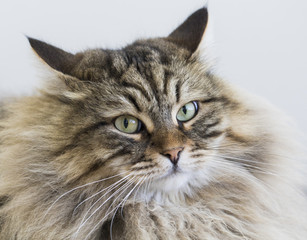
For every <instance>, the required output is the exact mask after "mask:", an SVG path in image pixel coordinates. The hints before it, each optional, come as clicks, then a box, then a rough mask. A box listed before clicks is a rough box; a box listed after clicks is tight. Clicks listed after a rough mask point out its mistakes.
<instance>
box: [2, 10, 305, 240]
mask: <svg viewBox="0 0 307 240" xmlns="http://www.w3.org/2000/svg"><path fill="white" fill-rule="evenodd" d="M192 16H193V15H192ZM194 17H195V21H197V22H200V24H204V26H205V25H206V23H207V11H206V10H204V9H202V10H200V11H198V12H197V13H196V15H195V14H194ZM192 18H193V17H192ZM189 21H191V18H190V20H189ZM202 21H203V22H202ZM186 25H188V26H189V27H191V26H190V24H183V25H181V26H180V27H179V28H178V29H179V30H178V31H179V32H180V31H184V32H185V33H187V34H192V35H193V32H189V31H187V32H186V30H187V29H186V27H184V26H186ZM180 29H181V30H180ZM194 30H195V31H197V34H196V35H193V36H194V37H193V36H191V37H193V39H194V40H193V44H192V45H191V43H190V42H188V39H186V35H184V36H185V37H184V39H181V35H182V34H178V31H177V33H176V34H175V35H174V34H171V35H170V36H169V37H167V38H157V39H148V40H139V41H136V42H135V43H133V44H131V45H129V46H127V47H125V48H123V49H121V50H113V51H111V50H102V49H94V50H87V51H85V52H82V53H78V54H76V55H72V54H67V53H65V52H64V51H62V50H60V49H57V48H54V47H52V46H51V45H48V44H46V43H42V42H40V41H38V40H34V39H30V43H31V45H32V47H33V49H34V50H35V51H36V52H37V54H38V55H39V56H40V57H41V59H42V60H43V61H44V62H46V63H47V64H48V65H49V66H50V67H52V68H53V69H49V72H51V73H50V75H49V76H48V79H47V84H46V86H45V87H44V88H42V90H41V91H40V92H39V93H37V94H36V95H33V96H30V97H24V98H21V99H19V100H15V101H11V102H10V103H6V104H4V106H3V107H1V111H0V115H1V116H2V117H1V118H0V239H6V240H10V239H15V240H30V239H31V240H38V239H39V240H40V239H50V240H51V239H54V240H55V239H110V238H112V239H121V240H122V239H126V240H131V239H138V240H144V239H150V240H151V239H183V240H186V239H191V240H192V239H207V240H211V239H225V240H226V239H250V240H275V239H276V240H277V239H278V240H280V239H283V240H304V239H306V237H307V229H306V219H307V218H306V199H305V198H304V197H303V196H302V194H301V193H300V188H299V187H300V185H299V182H298V180H300V179H299V176H298V174H297V173H298V172H297V169H296V167H297V166H298V164H299V162H298V159H297V158H296V151H295V146H294V145H295V144H293V141H292V140H293V137H292V135H291V130H289V129H290V128H289V127H288V125H287V123H286V120H284V117H283V116H282V114H280V113H279V112H278V111H276V110H275V109H274V108H273V107H271V106H270V105H268V104H267V103H265V102H264V101H262V100H260V99H257V98H255V97H252V96H249V95H246V94H244V93H243V92H241V91H239V90H236V89H235V88H234V87H232V86H229V85H228V84H226V83H224V82H223V81H222V80H221V79H219V78H217V77H216V76H215V75H213V74H212V71H211V69H210V68H209V67H208V65H207V64H205V63H203V62H202V61H201V60H200V55H199V54H200V53H199V51H195V49H196V48H197V46H198V44H199V43H200V40H201V37H199V36H202V34H203V31H204V30H205V27H200V28H195V29H194ZM175 32H176V31H175ZM177 38H178V39H177ZM185 46H187V47H185ZM50 53H52V54H50ZM58 57H59V61H57V58H58ZM63 59H64V60H63ZM62 60H63V61H62ZM63 64H64V65H65V66H64V65H63ZM47 68H49V67H47ZM191 101H197V102H198V104H199V110H198V113H197V115H196V116H195V117H194V118H193V119H191V120H190V121H188V122H186V123H180V122H178V121H177V120H176V113H177V112H178V110H179V109H180V108H181V107H182V106H184V105H185V104H186V103H188V102H191ZM124 114H129V115H132V116H134V117H136V118H138V119H140V120H141V121H142V122H143V128H142V130H141V132H140V133H137V134H125V133H122V132H120V131H119V130H118V129H116V128H115V127H114V124H113V123H114V119H116V117H118V116H121V115H124ZM277 120H278V121H277ZM178 146H180V147H184V150H183V152H182V153H181V156H180V159H179V163H178V164H179V165H178V166H179V168H180V171H183V172H185V173H180V172H177V173H172V174H171V176H169V177H166V178H162V177H161V176H163V175H165V174H166V173H167V172H168V171H169V170H170V169H171V168H172V164H171V163H170V161H169V159H167V158H166V157H165V156H163V155H162V153H163V152H164V151H165V150H166V149H172V148H175V147H178ZM293 146H294V147H293ZM117 181H119V182H117ZM116 182H117V184H116ZM112 184H115V185H113V186H114V188H112V187H110V186H112ZM103 190H104V191H103Z"/></svg>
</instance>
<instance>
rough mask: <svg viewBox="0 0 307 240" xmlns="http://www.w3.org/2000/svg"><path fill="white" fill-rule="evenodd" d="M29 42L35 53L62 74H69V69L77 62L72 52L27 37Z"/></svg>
mask: <svg viewBox="0 0 307 240" xmlns="http://www.w3.org/2000/svg"><path fill="white" fill-rule="evenodd" d="M27 38H28V40H29V43H30V45H31V47H32V48H33V50H34V51H35V52H36V53H37V55H38V56H39V57H40V58H41V59H42V60H43V61H44V62H45V63H47V64H48V65H49V66H50V67H52V68H53V69H55V70H57V71H60V72H62V73H64V74H70V72H71V70H72V69H73V67H74V66H75V64H76V63H77V59H76V57H75V55H74V54H71V53H68V52H65V51H64V50H62V49H60V48H57V47H54V46H52V45H50V44H47V43H45V42H43V41H40V40H37V39H34V38H30V37H27Z"/></svg>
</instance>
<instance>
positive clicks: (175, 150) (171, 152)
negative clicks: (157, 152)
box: [161, 147, 183, 165]
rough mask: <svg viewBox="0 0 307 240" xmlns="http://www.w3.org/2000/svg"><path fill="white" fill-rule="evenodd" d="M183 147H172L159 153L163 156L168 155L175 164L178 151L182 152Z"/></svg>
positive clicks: (177, 159)
mask: <svg viewBox="0 0 307 240" xmlns="http://www.w3.org/2000/svg"><path fill="white" fill-rule="evenodd" d="M182 150H183V147H178V148H172V149H168V150H166V151H163V152H162V153H161V154H162V155H163V156H165V157H168V158H169V160H171V162H172V163H173V164H174V165H176V164H177V163H178V161H179V157H180V153H181V152H182Z"/></svg>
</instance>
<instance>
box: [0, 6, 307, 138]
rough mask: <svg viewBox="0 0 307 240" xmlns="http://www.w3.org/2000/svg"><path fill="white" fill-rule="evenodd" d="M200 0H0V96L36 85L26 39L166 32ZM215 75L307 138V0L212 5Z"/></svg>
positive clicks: (118, 39)
mask: <svg viewBox="0 0 307 240" xmlns="http://www.w3.org/2000/svg"><path fill="white" fill-rule="evenodd" d="M205 2H206V1H205V0H185V1H183V0H155V1H147V0H126V1H125V0H121V1H119V0H112V1H111V0H108V1H105V0H87V1H77V0H74V1H69V0H52V1H51V0H50V1H48V2H47V1H42V0H26V1H24V0H19V1H18V0H1V1H0V36H1V37H0V71H1V73H0V97H1V96H2V97H3V96H7V95H8V96H10V95H24V94H30V93H31V92H33V91H34V89H35V88H36V87H38V86H39V80H38V77H37V75H36V69H35V64H34V62H35V61H34V59H35V58H34V57H33V53H32V52H31V50H30V46H29V44H28V42H27V40H26V38H25V36H24V35H28V36H31V37H34V38H38V39H41V40H44V41H47V42H49V43H52V44H53V45H56V46H58V47H61V48H63V49H65V50H67V51H71V52H77V51H80V50H85V49H86V48H88V47H103V48H120V47H123V46H124V45H125V44H127V43H130V42H131V41H133V40H135V39H136V38H140V37H142V38H145V37H156V36H166V35H168V34H169V33H170V32H171V31H172V30H173V29H174V28H175V27H176V26H177V25H178V24H180V23H181V22H182V21H183V20H184V19H185V18H186V17H187V16H188V15H190V14H191V13H192V12H193V11H195V10H197V9H198V8H200V7H202V6H203V5H204V4H205ZM209 9H210V19H211V23H213V27H214V29H213V32H214V35H215V45H216V47H215V48H216V49H217V64H218V73H219V74H220V75H221V76H223V77H224V78H225V79H226V80H227V81H230V82H233V83H234V84H236V85H239V86H241V87H243V88H245V89H247V90H248V91H250V92H253V93H255V94H257V95H261V96H264V97H265V98H266V99H268V100H269V101H270V102H272V103H273V104H274V105H277V106H278V107H279V108H281V109H282V110H284V111H285V112H286V113H287V114H288V115H290V116H292V117H293V118H294V119H295V120H296V122H297V124H298V127H299V129H301V131H302V132H303V133H304V134H305V135H307V114H306V112H307V68H306V62H307V61H306V58H307V1H306V0H291V1H287V0H210V2H209Z"/></svg>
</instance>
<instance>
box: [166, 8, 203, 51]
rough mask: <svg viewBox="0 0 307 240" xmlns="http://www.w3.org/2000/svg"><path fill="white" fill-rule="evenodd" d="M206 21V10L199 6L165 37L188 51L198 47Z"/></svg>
mask: <svg viewBox="0 0 307 240" xmlns="http://www.w3.org/2000/svg"><path fill="white" fill-rule="evenodd" d="M207 23H208V10H207V8H201V9H199V10H197V11H196V12H194V13H193V14H192V15H191V16H189V17H188V18H187V19H186V20H185V21H184V22H183V23H182V24H181V25H180V26H179V27H178V28H176V29H175V30H174V31H173V32H172V33H171V34H170V35H169V36H168V37H167V38H166V39H167V40H168V41H171V42H173V43H175V44H177V45H179V46H180V47H182V48H185V49H187V50H189V51H190V53H191V55H192V54H193V53H194V52H195V51H196V49H197V48H198V46H199V44H200V42H201V40H202V38H203V35H204V33H205V30H206V27H207Z"/></svg>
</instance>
